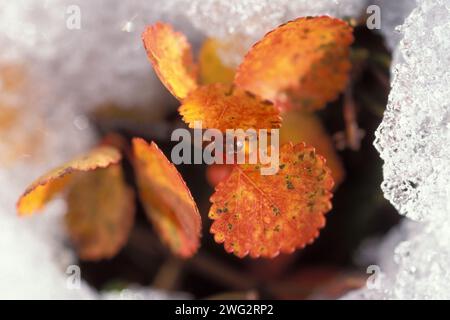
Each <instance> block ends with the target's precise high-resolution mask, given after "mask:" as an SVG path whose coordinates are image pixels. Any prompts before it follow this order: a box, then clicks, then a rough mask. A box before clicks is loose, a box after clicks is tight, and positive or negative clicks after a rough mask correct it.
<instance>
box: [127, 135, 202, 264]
mask: <svg viewBox="0 0 450 320" xmlns="http://www.w3.org/2000/svg"><path fill="white" fill-rule="evenodd" d="M133 153H134V157H135V159H134V168H135V174H136V180H137V183H138V189H139V196H140V199H141V201H142V204H143V206H144V209H145V211H146V214H147V217H148V218H149V220H150V221H151V222H152V223H153V224H154V225H155V227H156V230H157V232H158V234H159V235H160V237H161V239H162V240H163V242H165V243H166V244H167V245H168V246H169V247H170V249H171V250H172V251H173V252H174V253H175V254H177V255H179V256H181V257H184V258H187V257H190V256H192V255H193V254H194V253H195V252H196V251H197V249H198V247H199V246H200V235H201V234H200V232H201V217H200V214H199V212H198V209H197V205H196V204H195V202H194V199H193V198H192V196H191V193H190V191H189V189H188V187H187V186H186V183H185V182H184V180H183V178H182V177H181V175H180V174H179V172H178V171H177V169H176V168H175V166H174V165H173V164H172V163H170V162H169V160H168V159H167V158H166V157H165V156H164V154H163V153H162V152H161V150H160V149H159V148H158V146H157V145H156V144H155V143H154V142H152V143H151V144H150V145H149V144H147V142H145V141H144V140H143V139H140V138H134V139H133Z"/></svg>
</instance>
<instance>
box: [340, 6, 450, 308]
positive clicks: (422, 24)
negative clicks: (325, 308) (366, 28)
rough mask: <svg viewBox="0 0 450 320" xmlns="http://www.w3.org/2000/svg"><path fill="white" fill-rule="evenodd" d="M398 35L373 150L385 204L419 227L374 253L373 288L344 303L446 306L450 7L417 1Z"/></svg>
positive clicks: (449, 196) (449, 226)
mask: <svg viewBox="0 0 450 320" xmlns="http://www.w3.org/2000/svg"><path fill="white" fill-rule="evenodd" d="M400 30H401V32H402V33H403V39H402V40H401V42H400V47H399V54H401V55H402V57H401V59H399V60H398V61H399V62H398V63H396V64H395V65H394V66H393V68H394V72H393V74H394V79H393V81H392V90H391V93H390V96H389V102H388V106H387V110H386V112H385V115H384V119H383V122H382V123H381V125H380V127H379V128H378V131H377V133H376V136H377V138H376V141H375V146H376V147H377V149H378V150H379V152H380V155H381V157H382V158H383V160H384V162H385V164H384V167H383V171H384V182H383V185H382V189H383V191H384V194H385V196H386V198H387V199H389V200H390V201H391V203H392V204H393V205H394V206H395V207H396V208H397V209H398V210H399V212H400V213H402V214H404V215H406V217H407V218H408V219H412V220H415V221H419V223H417V224H415V225H414V227H408V228H405V227H400V228H399V229H397V230H395V231H394V232H393V235H392V236H388V237H387V240H386V242H385V245H384V246H381V248H379V250H380V251H379V255H378V263H379V264H380V266H381V270H382V272H383V279H382V281H381V283H380V286H379V287H377V288H372V289H362V290H360V291H357V292H354V293H352V294H350V295H348V296H347V297H346V298H357V299H359V298H369V299H373V298H385V299H450V290H449V287H448V283H449V281H450V268H449V262H450V247H449V244H450V221H449V220H450V219H449V215H450V188H449V185H450V167H449V163H450V104H449V101H450V68H449V65H450V41H449V39H450V1H449V0H421V1H418V7H417V8H416V9H414V10H413V12H412V13H411V15H410V16H409V17H408V18H407V20H406V21H405V23H404V25H403V26H402V27H401V28H400ZM404 223H405V225H408V226H411V221H406V222H404ZM399 234H400V235H401V236H399ZM399 238H403V241H402V242H400V244H398V245H397V246H396V248H395V250H394V253H393V255H391V254H389V252H388V250H386V246H389V247H392V243H395V242H397V241H398V239H399Z"/></svg>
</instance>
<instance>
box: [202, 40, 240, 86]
mask: <svg viewBox="0 0 450 320" xmlns="http://www.w3.org/2000/svg"><path fill="white" fill-rule="evenodd" d="M219 45H220V44H219V43H218V42H217V40H215V39H207V40H206V41H205V42H203V45H202V48H201V49H200V53H199V69H200V79H201V83H203V84H210V83H217V82H220V83H228V84H230V83H233V78H234V69H232V68H230V67H227V66H226V65H224V64H223V62H222V60H221V59H220V57H219V55H218V54H217V50H218V48H219Z"/></svg>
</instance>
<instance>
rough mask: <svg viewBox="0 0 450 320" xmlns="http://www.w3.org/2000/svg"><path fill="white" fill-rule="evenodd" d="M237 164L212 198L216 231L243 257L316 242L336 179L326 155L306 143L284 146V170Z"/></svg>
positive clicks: (274, 253)
mask: <svg viewBox="0 0 450 320" xmlns="http://www.w3.org/2000/svg"><path fill="white" fill-rule="evenodd" d="M259 167H260V166H259V165H250V164H248V165H237V166H235V167H234V169H233V172H232V173H231V175H230V177H229V178H228V179H227V180H226V181H224V182H221V183H220V184H219V185H218V186H217V188H216V192H215V193H214V194H213V196H212V197H211V202H212V206H211V209H210V211H209V217H210V218H211V219H213V220H214V222H213V224H212V226H211V233H213V234H214V239H215V241H216V242H218V243H224V246H225V250H226V251H227V252H230V253H231V252H233V253H234V254H235V255H236V256H238V257H244V256H246V255H247V254H250V256H251V257H252V258H257V257H266V258H273V257H275V256H277V255H278V254H279V253H280V252H284V253H292V252H293V251H294V250H295V249H296V248H303V247H304V246H305V245H306V244H309V243H312V242H313V241H314V239H315V238H316V237H317V236H318V234H319V229H320V228H322V227H323V226H324V225H325V217H324V214H325V213H326V212H327V211H329V210H330V209H331V202H330V199H331V197H332V194H331V192H330V190H331V189H332V187H333V179H332V177H331V174H330V170H329V169H328V168H327V167H326V165H325V160H324V159H323V158H322V157H321V156H319V155H316V153H315V151H314V148H311V147H306V146H305V144H304V143H300V144H297V145H295V146H294V145H293V144H292V143H288V144H285V145H283V146H282V147H281V149H280V170H279V171H278V173H277V174H275V175H266V176H262V175H261V174H260V168H259Z"/></svg>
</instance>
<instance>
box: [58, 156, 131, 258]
mask: <svg viewBox="0 0 450 320" xmlns="http://www.w3.org/2000/svg"><path fill="white" fill-rule="evenodd" d="M134 201H135V199H134V193H133V191H132V190H131V189H130V188H129V187H128V186H127V185H126V184H125V181H124V177H123V172H122V167H121V166H120V165H119V164H114V165H110V166H109V167H107V168H105V169H98V170H95V171H92V172H82V173H80V174H79V176H77V177H76V178H74V181H73V183H72V184H71V186H70V189H69V192H68V195H67V205H68V212H67V214H66V216H65V222H66V225H67V229H68V231H69V235H70V238H71V239H72V242H73V243H74V245H75V247H76V249H77V252H78V256H79V257H80V258H81V259H83V260H99V259H106V258H111V257H113V256H115V255H116V254H117V253H118V252H119V250H120V249H121V248H122V247H123V246H124V245H125V244H126V242H127V240H128V236H129V233H130V231H131V228H132V226H133V222H134V210H135V208H134Z"/></svg>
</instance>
